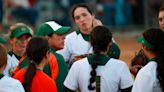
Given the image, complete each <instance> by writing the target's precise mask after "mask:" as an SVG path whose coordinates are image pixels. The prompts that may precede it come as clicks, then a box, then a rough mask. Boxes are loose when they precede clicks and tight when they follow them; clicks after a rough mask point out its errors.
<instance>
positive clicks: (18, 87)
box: [15, 81, 25, 92]
mask: <svg viewBox="0 0 164 92" xmlns="http://www.w3.org/2000/svg"><path fill="white" fill-rule="evenodd" d="M15 86H16V87H15V91H16V92H25V90H24V88H23V86H22V84H21V83H20V82H19V81H17V84H16V85H15Z"/></svg>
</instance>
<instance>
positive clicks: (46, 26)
mask: <svg viewBox="0 0 164 92" xmlns="http://www.w3.org/2000/svg"><path fill="white" fill-rule="evenodd" d="M69 29H70V27H66V26H61V25H59V24H58V23H56V22H55V21H49V22H45V23H43V24H42V25H41V26H40V27H39V28H38V30H37V33H36V35H37V36H46V35H49V34H52V33H56V34H66V33H67V32H68V31H69Z"/></svg>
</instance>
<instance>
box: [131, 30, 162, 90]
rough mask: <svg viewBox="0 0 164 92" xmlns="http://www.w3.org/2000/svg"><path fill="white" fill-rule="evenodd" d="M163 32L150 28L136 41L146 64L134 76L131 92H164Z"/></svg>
mask: <svg viewBox="0 0 164 92" xmlns="http://www.w3.org/2000/svg"><path fill="white" fill-rule="evenodd" d="M163 39H164V32H163V31H162V30H161V29H155V28H151V29H148V30H146V31H145V32H144V33H143V36H142V37H140V38H138V39H137V41H138V42H140V43H142V46H143V47H142V49H143V51H144V55H145V56H146V57H147V58H148V59H149V60H148V61H149V62H148V63H147V64H146V65H145V66H144V67H143V68H142V69H141V70H140V71H139V73H138V74H137V76H136V79H135V82H134V85H133V88H132V92H164V67H163V66H164V49H163V47H164V41H163Z"/></svg>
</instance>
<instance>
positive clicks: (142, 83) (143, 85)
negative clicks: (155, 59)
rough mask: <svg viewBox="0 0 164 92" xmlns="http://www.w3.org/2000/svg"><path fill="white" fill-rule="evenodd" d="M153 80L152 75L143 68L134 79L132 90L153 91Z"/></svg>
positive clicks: (139, 91) (138, 91)
mask: <svg viewBox="0 0 164 92" xmlns="http://www.w3.org/2000/svg"><path fill="white" fill-rule="evenodd" d="M151 80H152V79H151V77H150V76H149V75H148V74H145V73H144V72H143V71H142V69H141V70H140V71H139V73H138V74H137V77H136V79H135V81H134V84H133V88H132V92H152V91H151V90H152V88H153V82H152V81H151Z"/></svg>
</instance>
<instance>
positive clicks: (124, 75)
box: [120, 63, 133, 89]
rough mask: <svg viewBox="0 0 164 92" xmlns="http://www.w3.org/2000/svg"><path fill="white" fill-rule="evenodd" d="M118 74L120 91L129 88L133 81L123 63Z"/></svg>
mask: <svg viewBox="0 0 164 92" xmlns="http://www.w3.org/2000/svg"><path fill="white" fill-rule="evenodd" d="M120 74H121V75H120V76H121V79H120V89H126V88H128V87H131V86H132V85H133V79H132V76H131V74H130V71H129V68H128V66H127V65H126V64H125V63H123V66H122V68H121V72H120Z"/></svg>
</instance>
